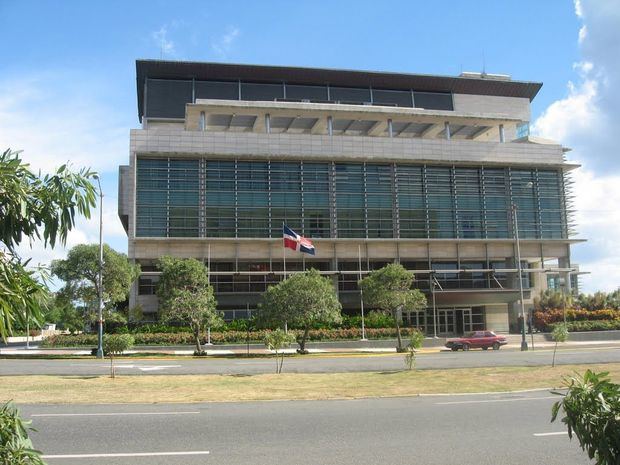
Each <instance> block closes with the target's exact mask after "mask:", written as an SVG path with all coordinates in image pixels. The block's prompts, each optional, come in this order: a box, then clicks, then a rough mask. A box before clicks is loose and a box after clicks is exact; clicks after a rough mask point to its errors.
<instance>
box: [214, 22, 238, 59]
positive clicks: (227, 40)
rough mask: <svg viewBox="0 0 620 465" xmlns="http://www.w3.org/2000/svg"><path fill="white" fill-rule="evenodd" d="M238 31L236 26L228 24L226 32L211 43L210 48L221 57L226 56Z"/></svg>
mask: <svg viewBox="0 0 620 465" xmlns="http://www.w3.org/2000/svg"><path fill="white" fill-rule="evenodd" d="M240 32H241V31H239V29H238V28H237V27H234V26H229V27H228V29H227V30H226V33H225V34H224V35H223V36H222V37H220V38H219V39H218V40H217V41H216V42H214V43H213V44H212V45H211V48H212V50H213V51H214V52H215V53H216V54H217V55H218V56H220V57H221V58H226V57H227V55H228V54H229V53H230V50H231V49H232V46H233V44H234V42H235V40H236V39H237V37H239V34H240Z"/></svg>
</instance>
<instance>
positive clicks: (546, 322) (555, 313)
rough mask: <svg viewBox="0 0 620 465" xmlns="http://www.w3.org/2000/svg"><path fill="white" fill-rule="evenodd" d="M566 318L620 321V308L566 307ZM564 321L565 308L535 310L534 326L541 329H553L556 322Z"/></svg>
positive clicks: (577, 320)
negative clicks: (588, 308) (585, 308)
mask: <svg viewBox="0 0 620 465" xmlns="http://www.w3.org/2000/svg"><path fill="white" fill-rule="evenodd" d="M566 320H567V321H569V322H581V321H584V322H585V321H610V322H614V321H616V322H618V321H620V310H614V309H604V310H583V309H573V308H569V309H566ZM563 321H564V310H563V309H561V308H554V309H552V310H545V311H536V312H534V327H535V328H536V329H538V330H539V331H551V326H552V325H553V324H554V323H562V322H563Z"/></svg>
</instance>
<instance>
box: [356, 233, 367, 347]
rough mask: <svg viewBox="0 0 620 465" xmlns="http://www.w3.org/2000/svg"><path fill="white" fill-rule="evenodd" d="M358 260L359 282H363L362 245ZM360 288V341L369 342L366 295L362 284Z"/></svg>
mask: <svg viewBox="0 0 620 465" xmlns="http://www.w3.org/2000/svg"><path fill="white" fill-rule="evenodd" d="M357 260H358V269H359V280H360V282H361V281H362V247H361V246H360V245H358V246H357ZM358 286H359V288H360V308H361V311H362V338H361V339H360V341H367V340H368V339H366V325H365V324H364V294H363V291H362V286H361V284H358Z"/></svg>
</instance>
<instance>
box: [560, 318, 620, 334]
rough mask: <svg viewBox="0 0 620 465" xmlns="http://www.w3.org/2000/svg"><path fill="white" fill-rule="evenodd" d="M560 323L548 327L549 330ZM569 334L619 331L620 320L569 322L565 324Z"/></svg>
mask: <svg viewBox="0 0 620 465" xmlns="http://www.w3.org/2000/svg"><path fill="white" fill-rule="evenodd" d="M560 324H562V323H556V324H553V325H551V326H550V330H553V328H554V327H556V326H558V325H560ZM566 328H567V329H568V331H569V332H577V331H612V330H617V329H620V320H613V321H605V320H602V321H570V322H568V323H566Z"/></svg>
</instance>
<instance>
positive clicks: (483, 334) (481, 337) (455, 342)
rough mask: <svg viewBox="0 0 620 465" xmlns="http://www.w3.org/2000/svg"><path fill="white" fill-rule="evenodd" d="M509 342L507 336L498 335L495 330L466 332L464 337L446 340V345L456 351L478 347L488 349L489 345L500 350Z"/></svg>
mask: <svg viewBox="0 0 620 465" xmlns="http://www.w3.org/2000/svg"><path fill="white" fill-rule="evenodd" d="M507 342H508V341H506V337H504V336H498V335H497V334H495V333H494V332H493V331H474V332H471V333H468V334H466V335H465V336H464V337H458V338H454V339H448V340H447V341H446V347H447V348H448V349H452V350H454V351H457V350H459V349H463V350H469V349H477V348H481V349H482V350H487V349H488V348H489V347H492V348H493V350H499V348H500V347H501V346H503V345H505V344H506V343H507Z"/></svg>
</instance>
